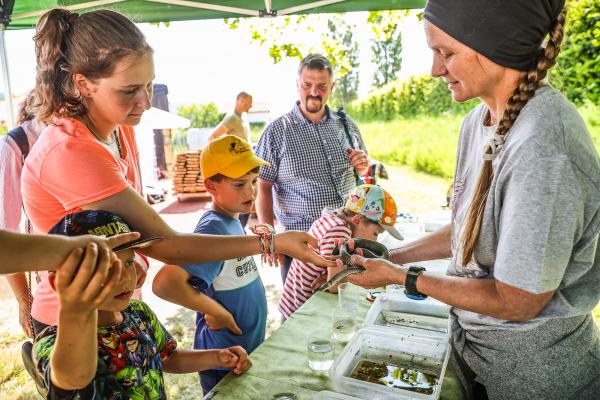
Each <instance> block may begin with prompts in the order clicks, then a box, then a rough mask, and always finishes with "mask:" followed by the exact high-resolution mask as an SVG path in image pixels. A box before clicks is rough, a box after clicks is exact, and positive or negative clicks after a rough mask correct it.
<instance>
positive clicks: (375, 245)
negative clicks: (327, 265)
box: [319, 238, 390, 291]
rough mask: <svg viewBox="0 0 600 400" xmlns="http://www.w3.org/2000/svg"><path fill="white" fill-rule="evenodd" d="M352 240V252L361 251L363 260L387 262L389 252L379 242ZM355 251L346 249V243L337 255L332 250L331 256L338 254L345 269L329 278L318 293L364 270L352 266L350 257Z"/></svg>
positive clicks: (354, 265) (355, 265)
mask: <svg viewBox="0 0 600 400" xmlns="http://www.w3.org/2000/svg"><path fill="white" fill-rule="evenodd" d="M352 240H353V241H354V250H355V251H356V249H362V253H363V257H365V258H382V259H384V260H388V259H389V258H390V252H389V250H388V249H387V247H385V246H384V245H383V244H381V243H379V242H376V241H374V240H369V239H360V238H354V239H352ZM355 251H351V250H350V249H349V248H348V242H346V243H344V244H343V245H342V247H341V248H340V249H339V253H338V252H336V251H335V250H334V252H333V255H338V254H339V255H340V256H341V259H342V262H343V263H344V265H346V267H347V268H345V269H343V270H342V271H340V272H338V273H337V274H335V275H334V276H333V278H331V279H330V280H328V281H327V282H326V283H325V284H324V285H323V286H321V288H320V289H319V291H325V290H328V289H329V288H331V287H332V286H334V285H336V284H337V283H338V282H340V281H341V280H342V279H344V278H345V277H347V276H349V275H352V274H358V273H360V272H363V271H364V270H365V268H364V267H361V266H360V265H357V264H354V263H353V262H352V260H351V257H352V254H355Z"/></svg>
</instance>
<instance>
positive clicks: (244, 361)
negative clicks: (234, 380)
mask: <svg viewBox="0 0 600 400" xmlns="http://www.w3.org/2000/svg"><path fill="white" fill-rule="evenodd" d="M217 359H218V362H219V364H220V365H221V367H222V368H232V369H233V373H234V374H236V375H239V374H242V373H244V372H246V371H248V369H249V368H250V367H251V366H252V361H250V359H249V358H248V353H246V350H244V349H243V348H242V347H240V346H232V347H229V348H228V349H221V350H219V353H218V354H217Z"/></svg>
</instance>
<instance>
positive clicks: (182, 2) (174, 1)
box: [147, 0, 260, 17]
mask: <svg viewBox="0 0 600 400" xmlns="http://www.w3.org/2000/svg"><path fill="white" fill-rule="evenodd" d="M147 1H151V2H153V3H161V4H171V5H174V6H182V7H190V8H200V9H203V10H213V11H223V12H229V13H232V14H242V15H247V16H250V17H259V16H260V15H259V12H258V11H257V10H248V9H245V8H238V7H228V6H219V5H217V4H208V3H198V2H195V1H188V0H147Z"/></svg>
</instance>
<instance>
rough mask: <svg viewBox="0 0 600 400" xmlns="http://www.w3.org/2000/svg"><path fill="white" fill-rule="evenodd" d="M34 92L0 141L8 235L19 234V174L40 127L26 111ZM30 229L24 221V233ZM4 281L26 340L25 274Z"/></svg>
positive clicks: (0, 217) (3, 223)
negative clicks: (16, 307) (14, 125)
mask: <svg viewBox="0 0 600 400" xmlns="http://www.w3.org/2000/svg"><path fill="white" fill-rule="evenodd" d="M33 96H34V92H33V91H31V92H29V93H28V94H27V96H26V97H25V99H24V100H23V102H22V103H21V104H20V107H19V112H18V116H17V127H16V128H15V129H12V130H11V131H10V132H9V133H8V134H7V135H6V136H4V137H2V138H1V139H0V182H1V183H2V190H0V199H1V202H2V207H0V229H3V230H8V231H11V232H19V231H20V230H21V215H22V214H23V199H22V198H21V171H22V169H23V163H24V162H25V158H26V157H27V155H28V154H29V150H30V149H31V147H32V146H33V144H34V143H35V142H36V140H37V139H38V137H39V135H40V133H41V132H42V129H43V126H42V125H40V124H38V123H36V121H35V119H34V115H33V114H32V113H31V112H29V111H28V110H27V106H28V105H30V104H32V103H33V99H34V97H33ZM30 230H31V227H30V226H29V222H28V221H27V220H26V221H25V231H27V232H29V231H30ZM6 281H7V282H8V284H9V285H10V288H11V290H12V292H13V294H14V296H15V298H16V299H17V303H18V305H19V323H20V325H21V327H22V328H23V331H24V332H25V334H26V335H27V336H28V337H32V336H33V333H32V332H31V327H30V326H29V288H28V282H27V277H26V275H25V274H24V273H16V274H10V275H7V276H6Z"/></svg>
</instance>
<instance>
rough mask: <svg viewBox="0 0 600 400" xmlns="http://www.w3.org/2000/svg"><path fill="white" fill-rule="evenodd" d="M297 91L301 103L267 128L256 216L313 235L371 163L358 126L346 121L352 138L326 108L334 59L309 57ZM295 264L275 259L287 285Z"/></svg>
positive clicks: (302, 67) (260, 151)
mask: <svg viewBox="0 0 600 400" xmlns="http://www.w3.org/2000/svg"><path fill="white" fill-rule="evenodd" d="M297 86H298V95H299V97H300V100H299V101H298V102H297V103H296V105H295V106H294V108H293V109H292V110H291V111H290V112H288V113H287V114H284V115H283V116H281V117H280V118H277V119H276V120H275V121H273V122H271V123H270V124H269V126H267V128H266V129H265V131H264V133H263V134H262V136H261V138H260V140H259V141H258V144H257V147H256V155H257V156H258V157H261V158H263V159H264V160H266V161H268V162H269V163H270V164H271V166H270V167H262V168H261V170H260V173H259V180H258V197H257V200H256V211H257V214H258V219H259V221H260V222H261V223H268V224H271V225H273V221H274V219H275V218H277V221H278V222H279V227H280V229H281V230H292V229H294V230H302V231H308V229H309V228H310V225H311V224H312V223H313V222H314V221H315V220H316V219H318V218H319V217H320V216H321V211H322V210H323V208H324V207H331V208H339V207H341V206H342V205H343V204H344V196H346V195H347V194H348V193H349V192H350V190H352V188H354V187H355V186H356V175H358V176H363V175H364V174H365V173H366V172H367V171H368V169H369V159H368V155H367V152H366V148H365V144H364V142H363V140H362V136H361V134H360V131H359V130H358V127H357V126H356V124H355V123H354V121H352V120H350V119H349V118H348V119H347V122H348V130H349V135H347V134H346V132H345V130H344V125H343V123H342V120H341V118H340V116H339V115H338V114H337V113H335V112H334V111H332V110H331V109H330V108H329V107H328V106H327V99H328V98H329V96H330V95H331V91H332V90H333V88H334V86H335V84H334V82H333V68H332V66H331V63H330V62H329V60H328V59H327V58H325V57H323V56H321V55H318V54H309V55H308V56H306V57H305V58H304V59H303V60H302V61H301V62H300V66H299V68H298V80H297ZM291 261H292V260H291V259H290V258H289V257H285V256H284V255H278V257H276V261H275V262H276V264H277V265H279V266H281V278H282V280H283V282H284V283H285V278H286V276H287V271H288V270H289V266H290V264H291Z"/></svg>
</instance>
